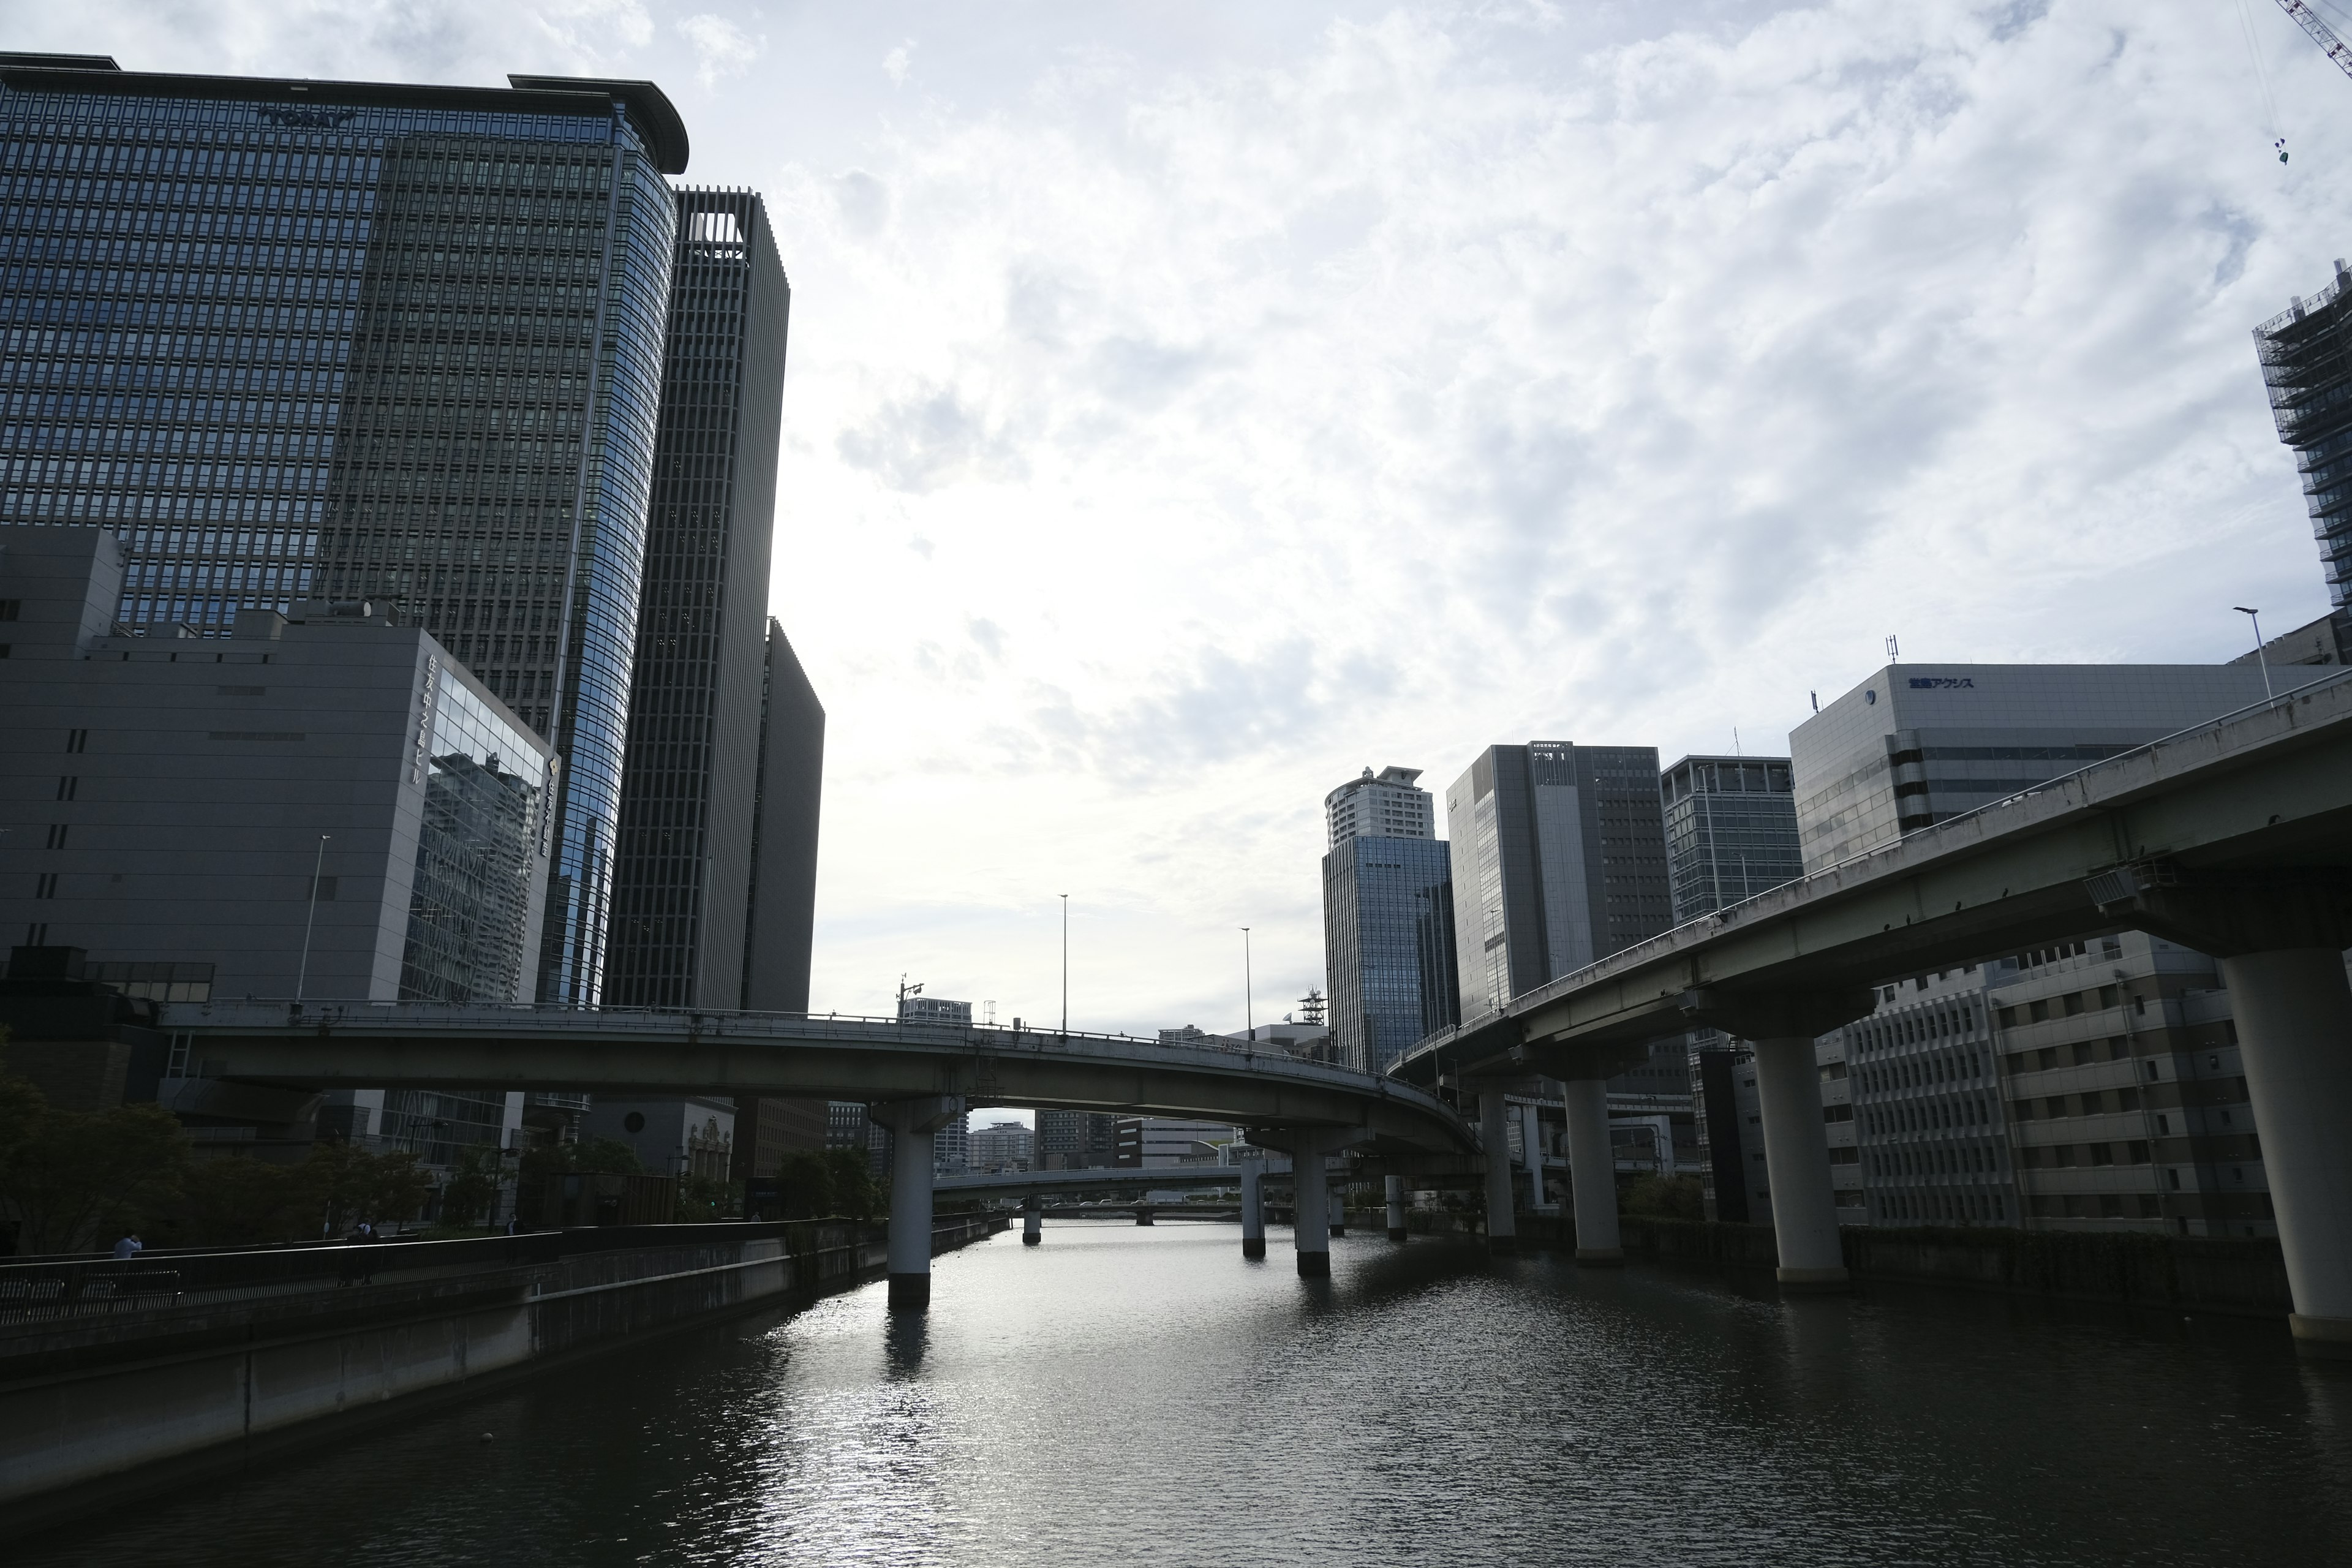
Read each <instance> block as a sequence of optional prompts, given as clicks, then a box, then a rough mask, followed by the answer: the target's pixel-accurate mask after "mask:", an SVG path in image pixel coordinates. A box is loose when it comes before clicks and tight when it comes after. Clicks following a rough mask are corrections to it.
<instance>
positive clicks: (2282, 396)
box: [2254, 258, 2352, 664]
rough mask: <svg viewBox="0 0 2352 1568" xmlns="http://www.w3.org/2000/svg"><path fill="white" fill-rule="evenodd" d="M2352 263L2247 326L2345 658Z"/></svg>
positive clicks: (2350, 578) (2348, 652)
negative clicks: (2294, 472) (2290, 452)
mask: <svg viewBox="0 0 2352 1568" xmlns="http://www.w3.org/2000/svg"><path fill="white" fill-rule="evenodd" d="M2347 280H2352V271H2347V269H2346V268H2345V265H2344V262H2343V261H2342V259H2341V258H2338V260H2337V261H2336V274H2335V276H2334V277H2333V278H2331V279H2328V281H2327V283H2326V286H2325V287H2323V288H2322V289H2320V290H2319V291H2318V292H2317V293H2315V294H2313V295H2311V296H2309V297H2308V298H2302V299H2296V300H2293V301H2292V302H2291V303H2290V304H2289V305H2288V306H2287V308H2286V309H2285V310H2283V311H2281V312H2280V313H2279V314H2278V315H2276V316H2273V317H2272V318H2271V319H2270V320H2269V321H2264V322H2263V324H2262V325H2261V326H2259V327H2256V328H2255V329H2254V353H2255V357H2256V358H2257V359H2258V360H2259V361H2260V362H2261V363H2262V367H2263V385H2264V386H2266V387H2267V388H2268V389H2269V391H2270V397H2271V416H2272V418H2273V420H2274V421H2275V422H2276V423H2277V425H2278V434H2279V439H2280V440H2282V441H2284V442H2285V443H2286V444H2287V445H2288V446H2289V447H2294V464H2295V467H2296V468H2299V469H2301V470H2302V472H2303V493H2304V495H2305V498H2307V500H2308V501H2309V504H2310V508H2311V528H2312V531H2313V532H2314V533H2315V534H2316V535H2317V536H2318V539H2319V560H2320V565H2321V568H2322V570H2323V571H2324V572H2325V573H2326V576H2327V600H2328V604H2329V605H2331V606H2332V610H2331V613H2330V615H2329V617H2328V618H2329V621H2330V623H2331V625H2330V631H2331V636H2330V637H2329V639H2328V640H2329V642H2330V644H2331V645H2332V651H2333V653H2334V655H2335V658H2334V659H2333V660H2332V662H2335V663H2338V664H2341V663H2345V662H2347V661H2352V483H2347V480H2352V396H2347V391H2352V289H2347Z"/></svg>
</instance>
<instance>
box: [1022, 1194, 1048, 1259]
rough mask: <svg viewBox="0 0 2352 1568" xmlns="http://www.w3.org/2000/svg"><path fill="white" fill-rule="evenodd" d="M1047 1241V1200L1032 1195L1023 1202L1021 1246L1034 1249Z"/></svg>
mask: <svg viewBox="0 0 2352 1568" xmlns="http://www.w3.org/2000/svg"><path fill="white" fill-rule="evenodd" d="M1044 1240H1045V1199H1044V1198H1041V1197H1039V1196H1037V1195H1036V1194H1034V1193H1032V1194H1030V1195H1029V1196H1028V1197H1026V1198H1024V1199H1023V1200H1022V1202H1021V1245H1022V1246H1024V1247H1034V1246H1036V1245H1037V1244H1038V1243H1039V1242H1042V1241H1044Z"/></svg>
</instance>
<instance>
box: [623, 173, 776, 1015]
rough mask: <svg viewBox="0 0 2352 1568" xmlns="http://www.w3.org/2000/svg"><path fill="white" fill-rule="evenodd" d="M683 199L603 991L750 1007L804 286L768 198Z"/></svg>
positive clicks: (650, 1003)
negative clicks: (780, 536) (781, 521)
mask: <svg viewBox="0 0 2352 1568" xmlns="http://www.w3.org/2000/svg"><path fill="white" fill-rule="evenodd" d="M675 230H676V236H677V238H676V250H675V261H674V264H673V267H672V270H671V283H670V293H669V327H668V332H667V339H666V347H665V353H664V360H663V366H662V386H661V416H660V424H659V426H658V431H657V434H656V439H655V446H654V478H653V491H652V499H651V503H650V506H649V509H648V514H647V522H646V547H645V573H644V579H643V587H642V590H641V593H640V597H639V601H638V611H637V616H636V649H635V668H634V669H633V671H632V676H631V683H630V696H629V731H628V742H627V751H626V764H625V771H624V773H623V776H622V782H621V808H620V832H619V837H618V839H617V845H618V848H617V851H616V853H615V856H614V890H613V917H612V940H611V947H610V957H609V959H608V963H607V971H608V973H607V979H606V984H605V995H606V999H607V1000H608V1001H611V1002H614V1003H616V1004H618V1005H622V1006H628V1007H712V1008H732V1007H738V1006H740V1005H743V992H744V982H745V973H744V972H745V966H746V963H747V961H748V962H750V963H757V962H758V961H759V960H758V957H757V956H756V955H752V954H750V953H748V952H747V950H746V942H745V935H746V929H747V926H748V923H749V918H750V914H751V883H752V865H753V861H752V854H751V839H752V827H753V815H754V811H755V809H756V806H757V804H758V801H757V795H758V790H759V784H760V773H761V767H760V762H761V747H760V741H761V710H762V707H763V706H764V700H765V695H766V685H767V680H768V674H769V672H768V668H767V664H768V637H769V627H770V625H771V623H770V621H769V618H768V572H769V560H770V552H771V548H770V547H771V540H772V533H773V531H774V522H775V509H776V443H777V439H778V435H779V431H780V429H781V426H782V413H783V384H784V337H785V322H786V318H787V315H788V313H789V310H790V308H791V302H792V292H791V288H790V285H789V284H788V283H787V281H786V279H785V278H784V268H783V263H782V260H781V259H780V258H778V256H777V253H776V244H775V237H774V236H773V234H772V231H771V230H770V227H769V224H768V218H767V213H766V209H765V208H764V206H763V205H761V201H760V198H759V197H758V196H756V195H751V193H749V192H742V191H729V192H719V191H698V190H688V191H680V192H678V193H677V221H676V226H675ZM771 826H773V825H771ZM803 1005H805V1002H803Z"/></svg>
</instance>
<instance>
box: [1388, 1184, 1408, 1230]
mask: <svg viewBox="0 0 2352 1568" xmlns="http://www.w3.org/2000/svg"><path fill="white" fill-rule="evenodd" d="M1388 1200H1389V1239H1390V1240H1391V1241H1402V1240H1403V1239H1404V1178H1403V1177H1402V1176H1391V1177H1390V1178H1389V1180H1388Z"/></svg>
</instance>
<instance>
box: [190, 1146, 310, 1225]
mask: <svg viewBox="0 0 2352 1568" xmlns="http://www.w3.org/2000/svg"><path fill="white" fill-rule="evenodd" d="M318 1234H319V1217H318V1215H315V1214H313V1213H311V1212H310V1203H309V1201H308V1195H307V1194H306V1193H305V1192H304V1190H303V1186H302V1180H301V1168H300V1167H299V1166H296V1165H280V1164H277V1163H273V1162H270V1161H268V1160H256V1159H249V1158H247V1157H245V1156H243V1155H236V1154H224V1155H220V1156H218V1157H216V1158H214V1159H209V1160H199V1161H197V1162H196V1163H195V1164H194V1167H193V1168H192V1169H191V1170H190V1171H189V1173H188V1179H187V1183H186V1186H185V1190H184V1194H183V1196H182V1198H181V1201H180V1204H179V1205H178V1207H177V1208H176V1209H175V1210H174V1212H173V1216H172V1235H173V1240H174V1241H175V1242H177V1243H179V1244H180V1245H182V1246H187V1247H235V1246H238V1245H240V1244H249V1243H255V1242H266V1241H306V1240H315V1239H316V1238H317V1237H318Z"/></svg>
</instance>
